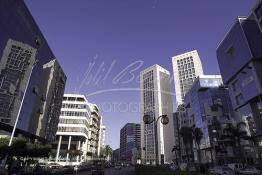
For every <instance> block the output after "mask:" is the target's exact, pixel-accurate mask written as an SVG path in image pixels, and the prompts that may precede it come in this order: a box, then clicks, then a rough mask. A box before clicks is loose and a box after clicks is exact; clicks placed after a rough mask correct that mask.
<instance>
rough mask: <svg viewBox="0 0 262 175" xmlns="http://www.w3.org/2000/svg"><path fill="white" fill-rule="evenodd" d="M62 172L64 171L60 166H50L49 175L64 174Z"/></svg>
mask: <svg viewBox="0 0 262 175" xmlns="http://www.w3.org/2000/svg"><path fill="white" fill-rule="evenodd" d="M63 171H64V169H63V168H62V166H61V165H52V167H51V173H50V174H56V175H60V174H61V175H62V174H64V173H63Z"/></svg>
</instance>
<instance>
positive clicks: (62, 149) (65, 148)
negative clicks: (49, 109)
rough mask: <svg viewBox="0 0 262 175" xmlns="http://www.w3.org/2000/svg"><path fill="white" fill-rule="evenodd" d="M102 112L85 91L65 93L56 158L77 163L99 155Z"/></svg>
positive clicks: (63, 162)
mask: <svg viewBox="0 0 262 175" xmlns="http://www.w3.org/2000/svg"><path fill="white" fill-rule="evenodd" d="M98 121H100V116H99V114H98V109H97V107H96V105H95V104H93V103H90V102H88V100H87V99H86V97H85V96H84V95H81V94H64V97H63V104H62V109H61V115H60V118H59V124H58V130H57V133H56V141H55V142H54V143H53V149H54V150H55V151H56V157H55V162H57V163H59V164H63V165H68V164H71V165H75V164H76V165H77V164H80V163H81V162H83V161H86V160H91V159H95V158H98V141H99V134H100V123H99V122H98Z"/></svg>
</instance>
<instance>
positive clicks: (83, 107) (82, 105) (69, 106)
mask: <svg viewBox="0 0 262 175" xmlns="http://www.w3.org/2000/svg"><path fill="white" fill-rule="evenodd" d="M86 107H87V105H85V104H67V103H63V104H62V108H72V109H86Z"/></svg>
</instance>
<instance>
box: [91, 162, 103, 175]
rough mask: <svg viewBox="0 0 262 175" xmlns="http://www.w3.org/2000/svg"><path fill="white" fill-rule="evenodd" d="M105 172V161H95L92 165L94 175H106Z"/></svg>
mask: <svg viewBox="0 0 262 175" xmlns="http://www.w3.org/2000/svg"><path fill="white" fill-rule="evenodd" d="M104 174H105V168H104V163H103V162H102V161H100V160H96V161H94V162H93V166H92V175H104Z"/></svg>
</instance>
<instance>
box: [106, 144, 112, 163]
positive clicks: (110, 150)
mask: <svg viewBox="0 0 262 175" xmlns="http://www.w3.org/2000/svg"><path fill="white" fill-rule="evenodd" d="M112 153H113V149H112V148H111V147H110V146H109V145H106V146H105V149H104V154H105V156H106V157H107V159H108V160H109V159H110V156H111V155H112Z"/></svg>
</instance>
